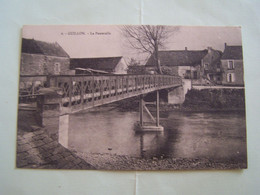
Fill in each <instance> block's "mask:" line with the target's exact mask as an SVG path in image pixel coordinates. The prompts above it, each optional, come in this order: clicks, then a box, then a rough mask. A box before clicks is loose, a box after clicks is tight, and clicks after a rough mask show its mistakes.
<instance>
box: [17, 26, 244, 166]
mask: <svg viewBox="0 0 260 195" xmlns="http://www.w3.org/2000/svg"><path fill="white" fill-rule="evenodd" d="M20 57H21V59H20V64H19V66H20V73H19V97H17V98H18V119H17V120H18V121H17V144H16V167H17V168H23V169H70V170H76V169H77V170H134V171H137V170H138V171H139V170H140V171H143V170H201V169H205V170H209V169H211V170H223V169H246V168H247V140H246V114H245V109H246V108H245V86H244V61H243V48H242V35H241V27H236V26H230V27H227V26H225V27H224V26H223V27H222V26H215V27H213V26H166V25H56V26H55V25H53V26H50V25H45V26H44V25H39V26H37V25H25V26H24V27H23V29H22V35H21V55H20Z"/></svg>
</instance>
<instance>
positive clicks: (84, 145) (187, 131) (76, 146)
mask: <svg viewBox="0 0 260 195" xmlns="http://www.w3.org/2000/svg"><path fill="white" fill-rule="evenodd" d="M160 115H161V121H160V122H161V125H162V126H164V128H165V129H164V132H163V133H154V132H153V133H136V132H135V131H134V129H135V124H136V122H137V121H138V119H139V113H138V112H134V111H127V112H124V111H120V110H119V109H115V108H112V107H109V106H107V107H104V108H102V107H101V108H96V109H94V110H90V111H86V112H81V113H77V114H72V115H70V117H69V128H68V134H69V136H68V137H69V139H68V148H70V149H73V150H75V151H77V152H82V153H97V154H116V155H126V156H131V157H142V158H151V157H163V158H167V157H170V158H192V159H194V158H208V159H242V160H245V159H246V155H247V154H246V123H245V114H244V112H227V111H225V112H224V111H223V112H179V111H178V112H177V111H171V112H162V113H160ZM146 120H148V118H146Z"/></svg>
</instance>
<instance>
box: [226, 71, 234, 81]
mask: <svg viewBox="0 0 260 195" xmlns="http://www.w3.org/2000/svg"><path fill="white" fill-rule="evenodd" d="M227 82H228V83H233V82H235V74H234V73H228V74H227Z"/></svg>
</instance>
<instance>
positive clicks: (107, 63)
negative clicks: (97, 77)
mask: <svg viewBox="0 0 260 195" xmlns="http://www.w3.org/2000/svg"><path fill="white" fill-rule="evenodd" d="M70 69H71V70H76V74H82V73H83V72H84V71H83V70H86V71H88V70H89V72H97V73H98V72H100V73H112V74H126V73H127V64H126V62H125V60H124V58H123V57H122V56H120V57H102V58H72V59H71V60H70Z"/></svg>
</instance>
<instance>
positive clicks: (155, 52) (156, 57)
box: [154, 41, 162, 74]
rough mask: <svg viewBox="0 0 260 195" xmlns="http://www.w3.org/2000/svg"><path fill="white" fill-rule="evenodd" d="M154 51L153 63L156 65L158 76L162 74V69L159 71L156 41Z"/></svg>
mask: <svg viewBox="0 0 260 195" xmlns="http://www.w3.org/2000/svg"><path fill="white" fill-rule="evenodd" d="M154 49H155V51H154V55H155V56H154V57H155V63H156V66H157V71H158V73H159V74H162V69H161V64H160V60H159V55H158V53H159V52H158V44H157V41H155V48H154Z"/></svg>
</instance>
